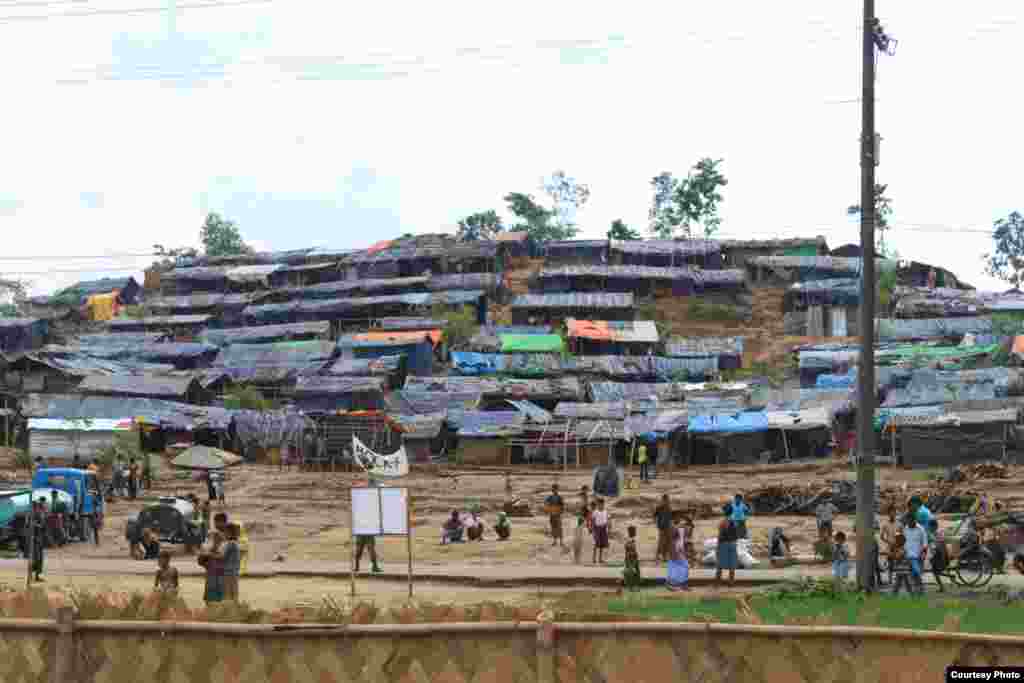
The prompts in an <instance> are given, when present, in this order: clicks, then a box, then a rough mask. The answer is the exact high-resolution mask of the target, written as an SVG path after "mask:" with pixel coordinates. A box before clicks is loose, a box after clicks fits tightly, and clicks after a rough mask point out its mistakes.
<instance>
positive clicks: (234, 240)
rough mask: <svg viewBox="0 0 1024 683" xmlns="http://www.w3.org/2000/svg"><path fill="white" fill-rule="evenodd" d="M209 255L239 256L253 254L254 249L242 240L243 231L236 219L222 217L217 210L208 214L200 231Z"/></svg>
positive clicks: (204, 247) (201, 239) (200, 236)
mask: <svg viewBox="0 0 1024 683" xmlns="http://www.w3.org/2000/svg"><path fill="white" fill-rule="evenodd" d="M199 239H200V241H202V243H203V249H204V250H205V251H206V255H207V256H237V255H240V254H251V253H252V249H251V248H250V247H249V246H248V245H247V244H246V243H245V242H243V241H242V233H241V232H240V231H239V230H238V226H237V225H236V224H235V223H234V221H229V220H227V219H225V218H222V217H221V215H220V214H219V213H217V212H216V211H211V212H210V213H208V214H207V215H206V221H204V222H203V228H202V230H201V231H200V233H199Z"/></svg>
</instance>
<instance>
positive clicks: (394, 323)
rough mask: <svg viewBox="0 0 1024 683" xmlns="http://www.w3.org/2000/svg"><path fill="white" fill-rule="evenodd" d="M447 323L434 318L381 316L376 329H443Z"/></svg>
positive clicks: (405, 330) (397, 330) (404, 330)
mask: <svg viewBox="0 0 1024 683" xmlns="http://www.w3.org/2000/svg"><path fill="white" fill-rule="evenodd" d="M446 324H447V323H446V322H445V321H444V320H436V319H434V318H411V317H406V318H398V317H396V318H380V319H378V320H377V321H376V325H375V326H374V329H378V330H383V331H387V332H390V331H395V332H399V331H402V332H408V331H415V330H443V329H444V328H445V325H446Z"/></svg>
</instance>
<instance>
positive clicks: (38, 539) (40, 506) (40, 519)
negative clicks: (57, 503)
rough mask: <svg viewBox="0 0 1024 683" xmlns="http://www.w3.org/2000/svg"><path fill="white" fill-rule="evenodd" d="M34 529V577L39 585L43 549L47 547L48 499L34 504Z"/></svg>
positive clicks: (32, 542)
mask: <svg viewBox="0 0 1024 683" xmlns="http://www.w3.org/2000/svg"><path fill="white" fill-rule="evenodd" d="M31 523H32V529H31V534H32V535H31V537H30V539H29V540H30V545H31V553H32V575H33V576H34V580H35V581H36V582H37V583H39V582H42V580H43V576H42V574H43V561H44V559H45V557H44V550H43V547H44V546H45V545H46V544H45V540H46V499H45V498H40V499H39V500H37V501H36V502H35V503H33V504H32V522H31Z"/></svg>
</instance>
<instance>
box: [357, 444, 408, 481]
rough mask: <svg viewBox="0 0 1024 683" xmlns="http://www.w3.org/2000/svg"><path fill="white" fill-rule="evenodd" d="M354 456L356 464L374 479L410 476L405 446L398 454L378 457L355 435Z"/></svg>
mask: <svg viewBox="0 0 1024 683" xmlns="http://www.w3.org/2000/svg"><path fill="white" fill-rule="evenodd" d="M352 454H353V455H354V456H355V460H356V462H357V463H359V465H360V466H361V467H362V468H363V469H364V470H366V472H367V473H368V474H370V475H372V476H374V477H404V476H405V475H407V474H409V458H408V457H407V456H406V454H405V445H404V444H403V445H402V447H401V448H399V449H398V452H396V453H392V454H391V455H378V454H377V453H374V452H373V451H371V450H370V449H369V448H367V447H366V446H365V445H364V444H363V442H362V441H360V440H359V437H357V436H356V435H355V434H353V435H352Z"/></svg>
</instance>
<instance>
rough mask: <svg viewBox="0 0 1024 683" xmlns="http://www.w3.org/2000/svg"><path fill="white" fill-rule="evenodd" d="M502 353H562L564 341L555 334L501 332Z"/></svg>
mask: <svg viewBox="0 0 1024 683" xmlns="http://www.w3.org/2000/svg"><path fill="white" fill-rule="evenodd" d="M499 338H500V340H501V351H502V353H562V352H564V351H565V341H564V340H563V339H562V337H561V336H559V335H557V334H502V335H499Z"/></svg>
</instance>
